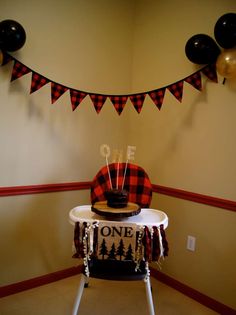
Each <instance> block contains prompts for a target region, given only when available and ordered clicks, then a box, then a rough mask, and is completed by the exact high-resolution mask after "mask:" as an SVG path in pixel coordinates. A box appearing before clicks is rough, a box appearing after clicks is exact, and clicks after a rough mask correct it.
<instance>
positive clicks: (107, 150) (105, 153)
mask: <svg viewBox="0 0 236 315" xmlns="http://www.w3.org/2000/svg"><path fill="white" fill-rule="evenodd" d="M100 153H101V155H102V156H104V157H105V158H106V165H107V172H108V177H109V182H110V186H111V189H112V188H113V187H112V181H111V174H110V169H109V164H108V157H109V156H110V154H111V150H110V147H109V146H108V145H107V144H102V145H101V146H100Z"/></svg>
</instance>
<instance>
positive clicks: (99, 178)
mask: <svg viewBox="0 0 236 315" xmlns="http://www.w3.org/2000/svg"><path fill="white" fill-rule="evenodd" d="M125 167H126V163H120V164H119V176H118V188H122V183H123V179H124V173H125ZM117 169H118V164H117V163H112V164H109V170H110V176H111V181H112V187H113V188H116V184H117ZM110 188H111V186H110V180H109V173H108V168H107V166H104V167H103V168H102V169H101V170H100V171H99V172H98V173H97V175H96V176H95V177H94V179H93V181H92V185H91V203H92V204H94V203H95V202H97V201H104V200H106V198H105V195H104V194H105V191H106V190H108V189H110ZM123 188H124V189H125V190H127V191H128V193H129V201H130V202H134V203H137V204H138V205H140V207H142V208H149V206H150V203H151V200H152V184H151V182H150V180H149V177H148V175H147V173H146V172H145V171H144V169H142V168H141V167H140V166H138V165H134V164H131V163H128V164H127V170H126V176H125V182H124V187H123Z"/></svg>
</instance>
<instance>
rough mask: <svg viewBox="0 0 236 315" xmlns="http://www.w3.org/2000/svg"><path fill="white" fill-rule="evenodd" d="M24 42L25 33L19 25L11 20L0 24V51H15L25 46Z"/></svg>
mask: <svg viewBox="0 0 236 315" xmlns="http://www.w3.org/2000/svg"><path fill="white" fill-rule="evenodd" d="M25 41H26V33H25V30H24V28H23V27H22V26H21V25H20V23H18V22H16V21H13V20H4V21H2V22H0V49H2V50H6V51H16V50H18V49H20V48H21V47H22V46H23V45H24V44H25Z"/></svg>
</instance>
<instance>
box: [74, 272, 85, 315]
mask: <svg viewBox="0 0 236 315" xmlns="http://www.w3.org/2000/svg"><path fill="white" fill-rule="evenodd" d="M86 284H88V278H87V277H86V276H84V275H83V274H82V275H81V280H80V284H79V288H78V291H77V294H76V298H75V302H74V306H73V310H72V315H77V312H78V308H79V305H80V301H81V297H82V294H83V291H84V287H85V285H86Z"/></svg>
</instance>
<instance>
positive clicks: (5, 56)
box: [1, 51, 13, 66]
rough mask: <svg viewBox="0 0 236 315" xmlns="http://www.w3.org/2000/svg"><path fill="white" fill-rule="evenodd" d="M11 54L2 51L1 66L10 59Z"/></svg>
mask: <svg viewBox="0 0 236 315" xmlns="http://www.w3.org/2000/svg"><path fill="white" fill-rule="evenodd" d="M12 60H13V58H12V56H10V55H8V54H7V53H6V52H4V51H3V52H2V62H1V66H5V65H6V64H7V63H8V62H10V61H12Z"/></svg>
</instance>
